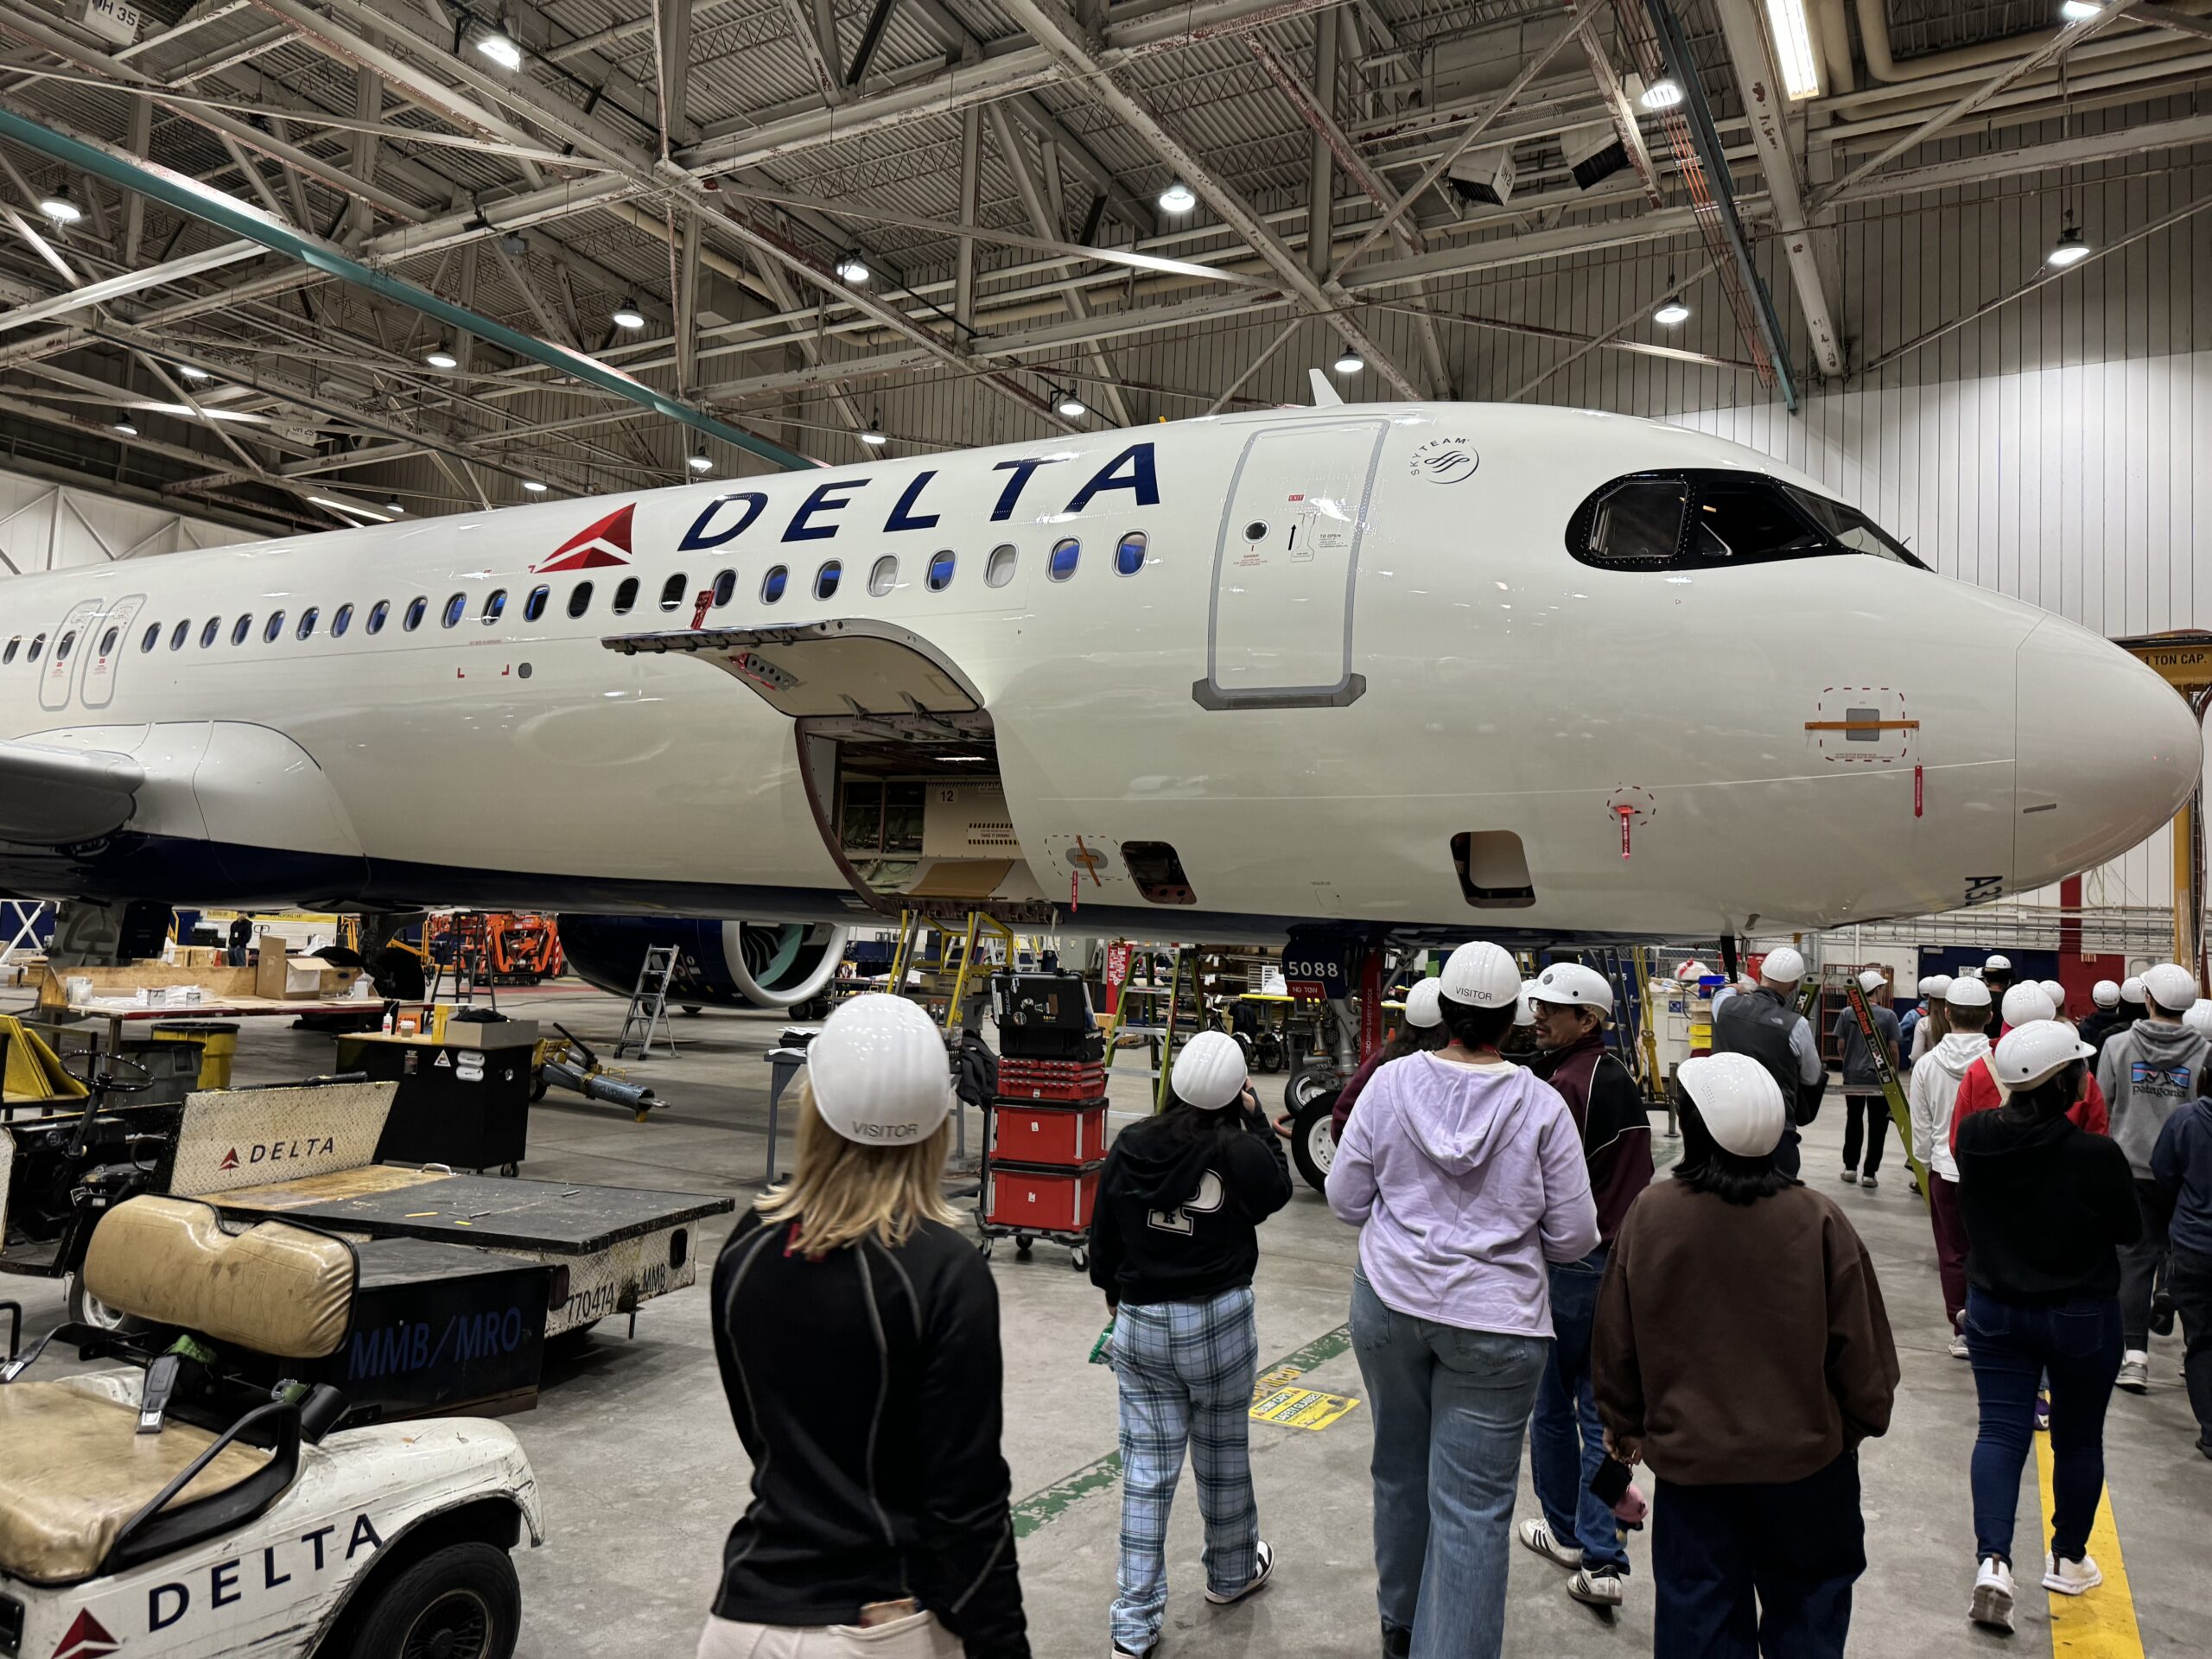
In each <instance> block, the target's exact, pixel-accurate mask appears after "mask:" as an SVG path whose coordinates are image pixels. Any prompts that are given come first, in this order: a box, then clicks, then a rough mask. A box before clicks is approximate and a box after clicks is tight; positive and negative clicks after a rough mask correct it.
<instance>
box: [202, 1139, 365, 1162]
mask: <svg viewBox="0 0 2212 1659" xmlns="http://www.w3.org/2000/svg"><path fill="white" fill-rule="evenodd" d="M337 1150H338V1142H337V1140H336V1139H335V1138H334V1136H331V1135H307V1136H304V1137H302V1139H300V1140H296V1141H250V1142H248V1143H247V1144H246V1147H245V1155H244V1156H243V1157H241V1156H240V1155H239V1153H238V1147H232V1148H231V1149H230V1150H229V1151H228V1152H226V1153H225V1154H223V1159H222V1161H221V1162H220V1163H219V1164H217V1165H216V1166H215V1167H216V1168H218V1169H237V1168H238V1167H239V1166H242V1165H243V1166H247V1167H251V1166H253V1165H255V1164H283V1163H294V1162H296V1161H298V1160H300V1159H302V1158H319V1157H321V1156H322V1155H323V1154H325V1153H334V1152H336V1151H337Z"/></svg>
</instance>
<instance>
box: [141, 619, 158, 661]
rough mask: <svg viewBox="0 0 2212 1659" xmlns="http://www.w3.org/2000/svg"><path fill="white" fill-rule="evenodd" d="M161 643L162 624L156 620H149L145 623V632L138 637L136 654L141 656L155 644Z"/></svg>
mask: <svg viewBox="0 0 2212 1659" xmlns="http://www.w3.org/2000/svg"><path fill="white" fill-rule="evenodd" d="M161 643H162V625H161V624H160V623H158V622H149V623H148V624H147V625H146V632H145V633H144V634H143V635H142V636H141V637H140V639H139V641H138V654H139V655H140V656H141V657H143V656H144V655H145V654H146V653H147V652H149V651H151V650H153V648H154V647H155V646H156V645H159V644H161Z"/></svg>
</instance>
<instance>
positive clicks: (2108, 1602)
mask: <svg viewBox="0 0 2212 1659" xmlns="http://www.w3.org/2000/svg"><path fill="white" fill-rule="evenodd" d="M2036 1482H2037V1486H2038V1487H2039V1488H2040V1489H2041V1491H2042V1493H2043V1510H2042V1512H2041V1516H2038V1520H2037V1525H2038V1529H2039V1532H2038V1538H2037V1544H2036V1553H2035V1555H2034V1557H2033V1560H2035V1562H2036V1563H2037V1565H2036V1567H2034V1568H2033V1569H2032V1570H2033V1571H2034V1572H2035V1573H2036V1575H2037V1577H2038V1578H2040V1577H2041V1576H2042V1567H2041V1563H2042V1560H2043V1557H2044V1552H2045V1550H2046V1549H2047V1548H2048V1547H2049V1543H2050V1529H2049V1525H2048V1522H2046V1521H2044V1519H2043V1518H2042V1517H2044V1516H2049V1515H2050V1510H2051V1502H2052V1497H2051V1490H2050V1435H2048V1434H2038V1435H2037V1436H2036ZM2089 1554H2090V1555H2091V1556H2092V1557H2093V1558H2094V1560H2095V1561H2096V1563H2097V1566H2098V1567H2099V1568H2101V1570H2102V1571H2103V1573H2104V1575H2105V1581H2104V1582H2103V1583H2102V1584H2101V1585H2099V1586H2097V1587H2096V1588H2095V1589H2094V1590H2092V1591H2090V1592H2088V1594H2087V1595H2081V1596H2064V1595H2061V1594H2059V1593H2058V1592H2056V1590H2054V1591H2052V1592H2050V1650H2051V1653H2052V1654H2053V1656H2055V1659H2143V1632H2142V1630H2140V1629H2139V1627H2138V1626H2137V1624H2136V1623H2135V1598H2134V1596H2133V1594H2132V1593H2131V1592H2129V1590H2128V1587H2127V1562H2126V1560H2125V1559H2124V1558H2123V1557H2122V1556H2121V1554H2120V1529H2119V1528H2118V1527H2117V1526H2115V1525H2114V1524H2113V1518H2112V1490H2111V1488H2110V1487H2109V1486H2107V1488H2106V1490H2105V1492H2104V1494H2103V1496H2102V1497H2100V1498H2099V1499H2098V1500H2097V1518H2096V1521H2095V1522H2094V1524H2093V1525H2092V1526H2091V1527H2090V1528H2089Z"/></svg>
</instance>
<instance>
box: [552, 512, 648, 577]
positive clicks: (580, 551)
mask: <svg viewBox="0 0 2212 1659" xmlns="http://www.w3.org/2000/svg"><path fill="white" fill-rule="evenodd" d="M637 511H638V509H637V506H636V505H635V504H634V503H633V504H632V505H629V506H626V507H617V508H616V509H615V510H614V511H613V512H610V513H608V514H607V517H606V518H602V519H601V520H600V521H599V522H598V523H597V524H593V525H590V526H589V527H588V528H586V529H583V530H580V531H577V532H576V533H575V535H573V536H571V537H569V539H568V540H567V541H565V542H563V543H561V545H560V546H558V547H556V548H555V549H554V550H553V556H551V557H550V558H549V559H547V560H545V561H544V562H543V563H539V564H534V565H532V566H531V572H532V574H534V575H541V576H550V575H560V574H563V573H565V572H568V571H571V570H596V569H600V568H601V566H604V565H610V564H627V563H630V559H631V552H630V521H631V519H632V518H633V517H635V516H636V513H637Z"/></svg>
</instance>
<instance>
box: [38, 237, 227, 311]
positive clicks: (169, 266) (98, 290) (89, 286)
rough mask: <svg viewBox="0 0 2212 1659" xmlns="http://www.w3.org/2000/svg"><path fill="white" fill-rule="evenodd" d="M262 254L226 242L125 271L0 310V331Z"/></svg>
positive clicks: (173, 281) (217, 268)
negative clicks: (118, 274) (8, 309)
mask: <svg viewBox="0 0 2212 1659" xmlns="http://www.w3.org/2000/svg"><path fill="white" fill-rule="evenodd" d="M262 252H263V248H262V245H261V244H259V243H257V242H251V241H240V242H226V243H224V244H223V245H221V246H220V247H217V248H210V249H208V250H207V251H206V252H204V253H193V254H187V255H186V256H185V257H183V258H181V259H171V260H169V261H168V262H167V263H166V264H159V265H152V266H149V267H148V268H146V269H145V270H126V271H124V273H123V274H122V275H121V276H119V277H108V278H107V279H106V280H105V281H104V282H98V283H86V284H85V285H84V286H83V287H81V288H74V289H70V290H69V292H67V294H57V295H55V296H53V297H52V298H51V299H45V300H37V301H34V302H32V303H30V304H29V305H19V306H17V307H16V308H14V309H13V310H11V311H0V332H4V331H6V330H8V329H10V328H27V327H29V326H30V325H31V324H32V323H35V322H44V321H46V320H47V319H48V317H61V316H67V315H68V314H69V313H71V312H72V311H81V310H83V309H85V308H86V307H87V306H93V305H105V304H106V303H107V302H109V301H111V300H119V299H123V298H125V297H126V296H130V295H132V294H143V293H144V292H145V291H146V290H147V289H149V288H159V287H161V286H162V284H163V283H181V282H183V281H184V280H185V279H186V278H188V277H199V276H202V275H204V274H205V273H207V272H208V271H211V270H222V269H223V268H224V267H225V266H226V265H235V264H241V263H243V262H244V261H245V260H248V259H258V258H259V257H261V255H262Z"/></svg>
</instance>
